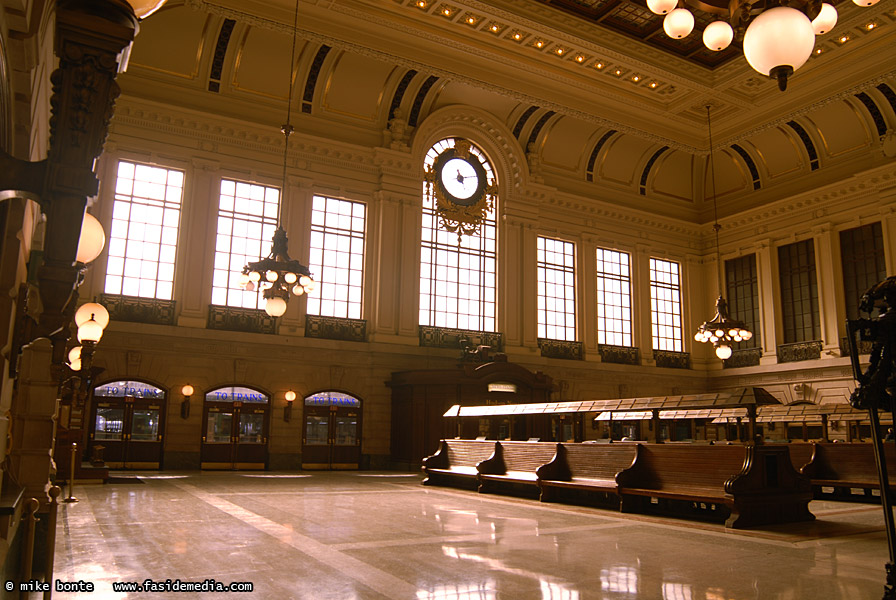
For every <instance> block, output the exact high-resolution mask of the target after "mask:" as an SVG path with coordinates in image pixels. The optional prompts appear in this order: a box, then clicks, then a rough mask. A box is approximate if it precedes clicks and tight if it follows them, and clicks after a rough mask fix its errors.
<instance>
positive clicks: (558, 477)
mask: <svg viewBox="0 0 896 600" xmlns="http://www.w3.org/2000/svg"><path fill="white" fill-rule="evenodd" d="M535 474H536V475H537V476H538V479H550V480H551V481H569V480H570V479H571V478H572V473H571V472H570V470H569V463H568V462H567V461H566V448H564V447H563V444H560V443H558V444H557V452H556V453H555V454H554V458H552V459H551V461H550V462H548V463H545V464H543V465H541V466H540V467H538V468H537V469H535Z"/></svg>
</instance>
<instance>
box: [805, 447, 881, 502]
mask: <svg viewBox="0 0 896 600" xmlns="http://www.w3.org/2000/svg"><path fill="white" fill-rule="evenodd" d="M812 446H813V449H814V453H813V455H812V458H811V460H810V461H808V463H807V464H806V465H804V466H803V469H802V473H803V474H805V475H807V476H808V477H809V479H810V480H811V481H812V487H813V490H814V492H815V496H816V497H817V498H836V499H838V500H870V501H872V502H880V497H879V490H880V476H879V475H878V472H877V462H876V461H875V459H874V445H873V444H870V443H866V442H846V443H836V444H834V443H823V442H818V443H815V444H812ZM884 458H885V459H886V461H887V473H888V475H889V479H890V489H891V490H894V491H896V447H894V445H893V442H884ZM872 490H878V493H877V494H875V493H874V492H873V491H872Z"/></svg>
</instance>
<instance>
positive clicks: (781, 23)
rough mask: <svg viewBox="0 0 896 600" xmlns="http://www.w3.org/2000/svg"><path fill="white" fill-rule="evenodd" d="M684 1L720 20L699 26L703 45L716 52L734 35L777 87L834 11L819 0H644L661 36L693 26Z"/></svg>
mask: <svg viewBox="0 0 896 600" xmlns="http://www.w3.org/2000/svg"><path fill="white" fill-rule="evenodd" d="M878 1H879V0H853V2H854V3H855V4H857V5H859V6H873V5H875V4H877V3H878ZM686 3H687V4H693V5H694V6H695V7H698V8H699V9H700V10H702V11H705V12H708V13H710V14H712V15H717V16H719V17H722V18H723V19H725V20H722V19H720V20H717V21H713V22H712V23H710V24H709V25H707V26H706V29H704V30H703V43H704V45H705V46H706V47H707V48H709V49H710V50H714V51H720V50H724V49H725V48H727V47H728V46H729V45H730V44H731V42H732V40H734V39H735V37H736V38H737V39H738V40H742V41H743V50H744V57H745V58H746V59H747V62H748V63H749V64H750V66H751V67H753V69H755V70H756V71H758V72H759V73H762V74H763V75H768V76H769V77H774V78H775V79H777V80H778V88H779V89H780V90H781V91H784V90H785V89H787V78H788V77H790V76H791V75H792V74H793V72H794V71H796V70H797V69H799V68H800V67H801V66H803V64H804V63H805V62H806V61H807V60H809V56H811V54H812V50H813V49H814V48H815V36H816V35H823V34H825V33H828V32H829V31H830V30H831V29H833V28H834V25H836V23H837V9H835V8H834V6H833V5H832V4H828V3H827V2H822V0H794V1H793V2H789V3H788V2H781V1H779V0H760V1H758V2H753V1H752V0H731V1H730V2H728V1H727V0H725V1H723V0H681V1H679V0H647V7H648V8H649V9H650V10H651V11H652V12H653V13H655V14H658V15H666V16H665V18H664V19H663V29H664V30H665V31H666V35H668V36H669V37H671V38H675V39H681V38H684V37H687V36H688V35H690V33H691V31H693V29H694V15H693V14H692V13H691V11H690V10H688V9H687V8H686V7H685V6H684V4H686Z"/></svg>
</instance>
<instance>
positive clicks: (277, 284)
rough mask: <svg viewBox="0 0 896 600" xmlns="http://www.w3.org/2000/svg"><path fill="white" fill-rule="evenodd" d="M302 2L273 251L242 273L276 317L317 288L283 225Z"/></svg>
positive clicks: (244, 285)
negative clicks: (292, 252)
mask: <svg viewBox="0 0 896 600" xmlns="http://www.w3.org/2000/svg"><path fill="white" fill-rule="evenodd" d="M298 22H299V2H298V0H296V12H295V17H294V21H293V27H292V53H291V54H290V59H289V76H288V77H287V81H286V85H287V86H288V89H289V93H288V95H287V100H286V124H285V125H283V127H282V128H281V131H282V132H283V136H284V139H283V187H282V188H281V196H280V210H279V214H278V215H277V229H276V230H275V231H274V238H273V240H272V241H271V253H270V254H268V256H267V257H266V258H262V259H261V260H258V261H255V262H251V263H249V264H247V265H246V266H245V267H243V272H242V274H241V275H240V287H242V288H243V289H244V290H246V291H249V292H251V291H255V290H258V291H260V292H261V294H262V297H263V298H264V300H265V302H264V311H265V312H266V313H267V314H268V315H270V316H272V317H281V316H283V314H284V313H285V312H286V306H287V303H288V302H289V296H290V293H292V294H293V295H295V296H301V295H302V294H307V293H309V292H312V291H314V289H315V283H314V279H313V278H312V276H311V271H310V270H308V267H306V266H305V265H303V264H302V263H300V262H299V261H297V260H295V259H292V258H290V257H289V252H288V246H289V240H287V238H286V230H285V229H283V226H282V225H281V223H282V222H283V207H284V206H285V205H286V185H287V178H286V165H287V159H288V156H289V136H290V134H292V132H293V127H292V124H291V123H290V116H291V114H292V111H291V109H292V66H293V64H294V63H295V55H296V37H297V34H298V29H299V26H298Z"/></svg>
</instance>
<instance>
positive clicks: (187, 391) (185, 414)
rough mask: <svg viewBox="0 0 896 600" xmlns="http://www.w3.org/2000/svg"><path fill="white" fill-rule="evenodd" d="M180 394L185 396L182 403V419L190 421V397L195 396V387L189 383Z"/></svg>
mask: <svg viewBox="0 0 896 600" xmlns="http://www.w3.org/2000/svg"><path fill="white" fill-rule="evenodd" d="M180 393H181V394H183V396H184V399H183V401H182V402H181V403H180V418H181V419H188V418H190V396H192V395H193V386H192V385H190V384H189V383H188V384H187V385H185V386H184V387H182V388H180Z"/></svg>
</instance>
